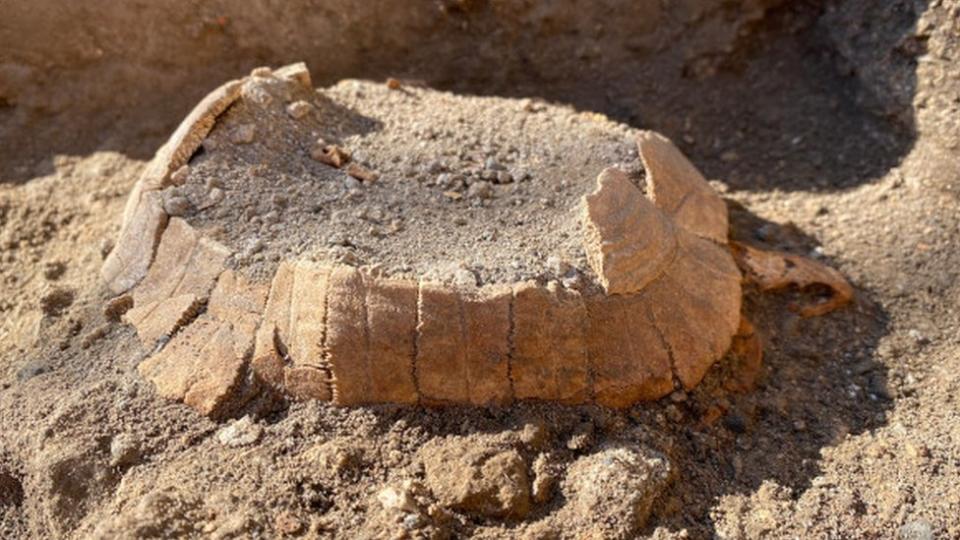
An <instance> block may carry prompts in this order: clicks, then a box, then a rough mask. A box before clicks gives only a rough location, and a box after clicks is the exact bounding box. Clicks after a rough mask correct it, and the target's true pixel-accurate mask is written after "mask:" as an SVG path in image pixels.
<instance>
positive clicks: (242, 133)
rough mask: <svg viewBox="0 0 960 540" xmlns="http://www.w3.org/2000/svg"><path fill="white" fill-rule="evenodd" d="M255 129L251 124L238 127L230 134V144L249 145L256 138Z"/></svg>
mask: <svg viewBox="0 0 960 540" xmlns="http://www.w3.org/2000/svg"><path fill="white" fill-rule="evenodd" d="M256 134H257V128H256V126H254V125H253V124H246V125H243V126H239V127H238V128H237V129H235V130H234V131H233V133H231V134H230V142H232V143H234V144H250V143H252V142H253V139H254V137H256Z"/></svg>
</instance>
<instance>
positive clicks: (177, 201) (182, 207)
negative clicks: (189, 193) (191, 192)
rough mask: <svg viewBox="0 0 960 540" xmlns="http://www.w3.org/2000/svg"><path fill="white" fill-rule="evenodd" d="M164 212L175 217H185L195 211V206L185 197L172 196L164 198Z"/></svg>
mask: <svg viewBox="0 0 960 540" xmlns="http://www.w3.org/2000/svg"><path fill="white" fill-rule="evenodd" d="M163 211H164V212H166V213H167V214H169V215H171V216H175V217H180V216H185V215H187V214H189V213H190V212H192V211H193V204H191V203H190V199H188V198H186V197H184V196H183V195H171V196H170V197H165V198H164V200H163Z"/></svg>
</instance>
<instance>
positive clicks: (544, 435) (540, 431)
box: [519, 421, 550, 448]
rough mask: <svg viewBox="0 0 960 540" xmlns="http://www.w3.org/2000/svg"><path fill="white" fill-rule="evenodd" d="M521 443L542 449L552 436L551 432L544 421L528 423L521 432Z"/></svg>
mask: <svg viewBox="0 0 960 540" xmlns="http://www.w3.org/2000/svg"><path fill="white" fill-rule="evenodd" d="M519 435H520V442H522V443H523V444H525V445H527V446H529V447H531V448H540V447H542V446H543V445H544V444H545V443H546V442H547V439H548V438H549V436H550V430H549V428H548V427H547V426H546V424H544V423H543V422H542V421H534V422H527V423H526V424H524V425H523V429H521V430H520V433H519Z"/></svg>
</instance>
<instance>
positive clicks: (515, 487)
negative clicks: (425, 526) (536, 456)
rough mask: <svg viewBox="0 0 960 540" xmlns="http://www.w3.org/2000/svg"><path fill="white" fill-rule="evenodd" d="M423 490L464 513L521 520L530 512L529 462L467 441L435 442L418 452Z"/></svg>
mask: <svg viewBox="0 0 960 540" xmlns="http://www.w3.org/2000/svg"><path fill="white" fill-rule="evenodd" d="M420 457H421V459H422V460H423V465H424V470H425V472H426V481H427V487H429V488H430V490H431V491H432V492H433V494H434V496H435V497H436V498H437V500H438V501H439V502H440V504H442V505H443V506H446V507H448V508H450V509H453V510H457V511H461V512H465V513H467V514H473V515H479V516H487V517H498V518H513V519H519V518H523V517H524V516H526V515H527V513H528V512H529V511H530V478H529V476H528V475H527V464H526V462H525V461H524V460H523V457H521V456H520V453H519V452H517V451H516V450H513V449H510V448H507V447H504V446H501V445H499V444H496V443H494V442H491V441H485V440H477V439H476V438H469V437H449V438H447V439H434V440H432V441H430V442H428V443H427V444H426V445H424V447H423V448H422V449H421V450H420Z"/></svg>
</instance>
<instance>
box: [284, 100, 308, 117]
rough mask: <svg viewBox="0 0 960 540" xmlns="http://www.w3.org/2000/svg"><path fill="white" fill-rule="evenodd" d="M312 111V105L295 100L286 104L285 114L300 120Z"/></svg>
mask: <svg viewBox="0 0 960 540" xmlns="http://www.w3.org/2000/svg"><path fill="white" fill-rule="evenodd" d="M312 111H313V105H311V104H309V103H307V102H306V101H303V100H297V101H294V102H293V103H291V104H290V105H287V114H288V115H290V118H293V119H294V120H300V119H301V118H303V117H304V116H306V115H308V114H310V113H311V112H312Z"/></svg>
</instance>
